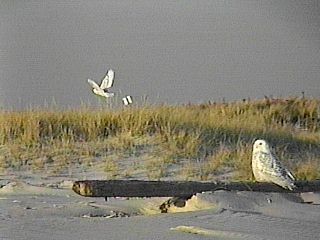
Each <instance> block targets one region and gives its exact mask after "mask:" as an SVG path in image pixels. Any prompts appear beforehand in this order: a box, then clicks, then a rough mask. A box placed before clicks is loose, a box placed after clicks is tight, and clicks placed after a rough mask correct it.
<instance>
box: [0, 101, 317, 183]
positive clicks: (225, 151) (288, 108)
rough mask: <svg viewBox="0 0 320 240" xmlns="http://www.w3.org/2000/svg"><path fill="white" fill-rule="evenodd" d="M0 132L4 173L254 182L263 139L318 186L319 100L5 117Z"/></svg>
mask: <svg viewBox="0 0 320 240" xmlns="http://www.w3.org/2000/svg"><path fill="white" fill-rule="evenodd" d="M0 126H1V128H0V169H2V170H3V171H6V170H8V169H11V170H25V169H29V170H32V171H50V172H51V173H59V172H61V171H66V170H68V169H70V168H72V167H74V166H78V165H79V166H82V167H84V166H85V167H87V168H90V167H97V166H98V167H99V168H100V169H102V170H104V171H105V172H106V176H107V177H108V178H130V177H135V176H138V175H137V172H139V173H141V174H142V175H139V176H142V177H143V176H144V177H147V178H149V179H162V178H164V177H172V178H174V179H180V180H181V179H188V180H199V179H200V180H211V179H221V178H227V179H229V178H231V179H236V180H251V179H252V173H251V151H252V143H253V141H254V139H257V138H263V139H266V140H267V141H269V142H270V144H271V145H273V146H275V149H274V150H275V152H276V154H277V156H278V157H279V158H280V159H281V161H283V162H284V164H285V165H287V166H288V167H289V168H290V169H292V171H293V172H294V174H295V175H296V176H297V178H298V179H308V180H310V179H316V178H320V155H319V153H320V144H319V143H320V101H319V100H317V99H301V98H300V99H298V98H289V99H271V100H270V99H264V100H260V101H242V102H234V103H214V104H201V105H191V104H189V105H184V106H149V107H140V108H126V109H121V110H116V111H115V110H98V111H97V110H90V109H79V110H69V111H57V110H56V111H50V110H43V111H41V110H34V111H32V110H30V111H26V112H12V111H2V112H1V113H0ZM172 169H175V171H174V172H172ZM170 174H171V175H170Z"/></svg>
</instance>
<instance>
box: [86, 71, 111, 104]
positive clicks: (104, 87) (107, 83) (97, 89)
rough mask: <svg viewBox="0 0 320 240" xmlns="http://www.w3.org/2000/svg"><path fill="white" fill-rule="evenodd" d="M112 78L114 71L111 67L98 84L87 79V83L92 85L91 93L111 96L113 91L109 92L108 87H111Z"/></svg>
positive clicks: (106, 96)
mask: <svg viewBox="0 0 320 240" xmlns="http://www.w3.org/2000/svg"><path fill="white" fill-rule="evenodd" d="M113 79H114V71H113V70H112V69H109V70H108V72H107V74H106V75H105V77H104V78H103V80H102V82H101V84H100V86H99V85H98V84H97V83H96V82H94V81H92V80H91V79H88V83H89V84H90V86H91V87H92V91H93V93H95V94H97V95H99V96H102V97H105V98H108V97H113V96H114V93H111V92H109V91H108V88H110V87H112V84H113Z"/></svg>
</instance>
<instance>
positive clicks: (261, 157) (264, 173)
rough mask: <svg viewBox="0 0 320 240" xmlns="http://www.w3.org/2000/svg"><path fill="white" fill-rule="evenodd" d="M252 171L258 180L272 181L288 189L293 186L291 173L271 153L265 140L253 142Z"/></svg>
mask: <svg viewBox="0 0 320 240" xmlns="http://www.w3.org/2000/svg"><path fill="white" fill-rule="evenodd" d="M252 171H253V175H254V177H255V179H256V180H257V181H258V182H272V183H275V184H277V185H279V186H281V187H283V188H286V189H289V190H293V188H295V185H294V180H295V179H294V177H293V175H292V173H291V172H290V171H289V170H287V169H286V168H285V167H284V166H282V164H281V162H280V161H279V160H278V159H277V158H276V157H275V156H274V155H273V154H272V153H271V151H270V148H269V145H268V143H267V142H266V141H265V140H261V139H259V140H256V141H255V142H254V144H253V151H252Z"/></svg>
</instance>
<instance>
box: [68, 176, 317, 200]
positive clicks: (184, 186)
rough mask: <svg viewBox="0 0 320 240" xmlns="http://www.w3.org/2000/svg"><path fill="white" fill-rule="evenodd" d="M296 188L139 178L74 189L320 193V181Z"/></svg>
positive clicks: (79, 184) (110, 193)
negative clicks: (145, 179)
mask: <svg viewBox="0 0 320 240" xmlns="http://www.w3.org/2000/svg"><path fill="white" fill-rule="evenodd" d="M296 186H297V188H295V189H294V191H290V190H286V189H283V188H281V187H279V186H277V185H275V184H272V183H258V182H230V183H225V182H191V181H140V180H85V181H76V182H75V183H74V184H73V188H72V189H73V190H74V191H75V192H76V193H78V194H80V195H82V196H85V197H185V196H189V195H192V194H195V193H201V192H206V191H217V190H227V191H258V192H319V191H320V180H316V181H298V182H296Z"/></svg>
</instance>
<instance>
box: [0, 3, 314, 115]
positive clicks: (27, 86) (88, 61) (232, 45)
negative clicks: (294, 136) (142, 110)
mask: <svg viewBox="0 0 320 240" xmlns="http://www.w3.org/2000/svg"><path fill="white" fill-rule="evenodd" d="M319 50H320V1H316V0H313V1H310V0H303V1H301V0H268V1H262V0H261V1H259V0H233V1H231V0H230V1H222V0H219V1H218V0H217V1H214V0H209V1H202V0H193V1H186V0H181V1H164V0H161V1H151V0H142V1H140V0H135V1H133V0H132V1H128V0H125V1H120V0H114V1H95V0H90V1H88V0H81V1H51V0H41V1H21V0H19V1H18V0H0V106H4V107H9V108H15V109H21V108H25V107H29V106H42V105H44V104H45V103H50V102H52V101H53V99H54V100H55V102H56V103H57V104H58V105H59V106H62V107H76V106H79V105H80V103H81V102H85V103H91V104H93V105H94V104H97V103H98V101H97V98H96V97H95V96H94V95H93V94H92V92H91V89H90V86H89V85H88V84H87V79H88V78H91V79H93V80H96V81H98V82H99V81H100V80H101V78H102V77H103V75H104V74H105V72H106V71H107V70H108V68H112V69H114V70H115V73H116V77H115V84H114V87H113V89H112V90H113V91H114V92H115V93H116V96H118V97H119V98H120V97H123V96H124V95H125V94H129V95H132V96H133V97H134V99H139V98H140V97H143V96H148V99H149V100H148V101H149V102H150V103H169V104H177V103H178V104H179V103H187V102H193V103H201V102H207V101H209V100H211V101H221V99H222V98H225V99H226V100H227V101H228V100H237V99H242V98H247V97H250V98H251V99H255V98H263V96H264V95H273V96H288V95H300V93H301V91H305V93H306V95H307V96H313V97H320V67H319V66H320V52H319Z"/></svg>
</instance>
